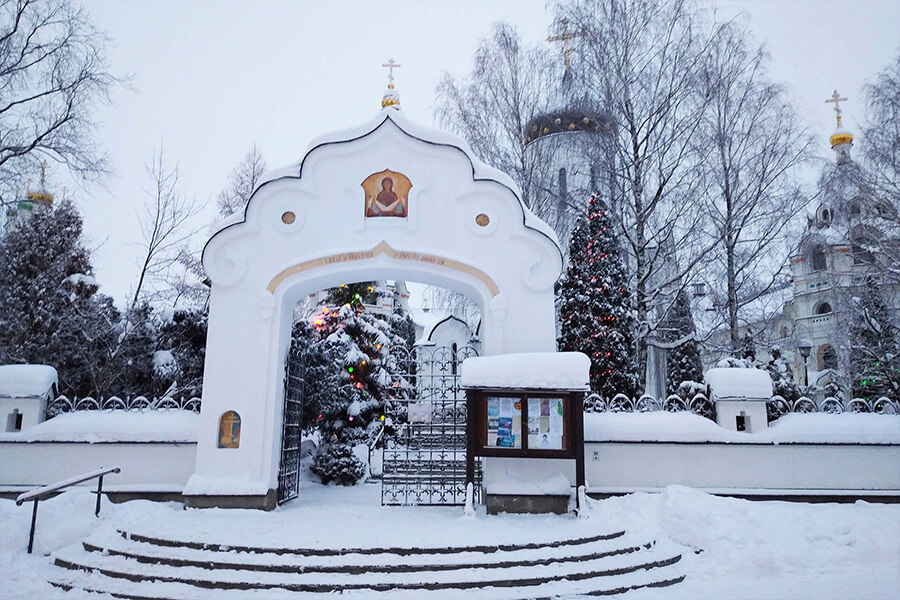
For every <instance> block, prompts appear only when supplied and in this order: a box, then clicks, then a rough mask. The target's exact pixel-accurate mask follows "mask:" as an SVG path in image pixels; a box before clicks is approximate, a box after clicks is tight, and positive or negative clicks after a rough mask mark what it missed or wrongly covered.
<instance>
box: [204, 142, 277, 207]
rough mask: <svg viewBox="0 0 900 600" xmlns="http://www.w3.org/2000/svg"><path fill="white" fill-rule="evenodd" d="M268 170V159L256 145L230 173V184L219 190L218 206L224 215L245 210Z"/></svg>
mask: <svg viewBox="0 0 900 600" xmlns="http://www.w3.org/2000/svg"><path fill="white" fill-rule="evenodd" d="M265 171H266V161H265V160H264V159H263V157H262V154H260V153H259V150H257V149H256V145H254V146H253V147H252V148H251V149H250V151H249V152H248V153H247V155H246V156H245V157H244V158H243V159H242V160H241V162H239V163H238V164H237V165H236V166H235V167H234V169H232V171H231V173H230V174H229V175H228V185H227V186H226V187H225V189H223V190H222V191H221V192H219V197H218V198H217V199H216V206H217V207H218V208H219V214H221V215H222V216H223V217H227V216H228V215H230V214H232V213H235V212H238V211H240V210H244V207H245V206H247V201H248V200H249V199H250V195H251V194H253V190H255V189H256V185H257V184H258V183H259V180H260V178H261V177H262V174H263V173H265Z"/></svg>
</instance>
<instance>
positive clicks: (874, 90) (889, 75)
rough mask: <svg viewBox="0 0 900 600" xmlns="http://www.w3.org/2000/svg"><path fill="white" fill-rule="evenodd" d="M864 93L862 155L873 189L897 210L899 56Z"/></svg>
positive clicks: (899, 184)
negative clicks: (865, 114) (870, 176)
mask: <svg viewBox="0 0 900 600" xmlns="http://www.w3.org/2000/svg"><path fill="white" fill-rule="evenodd" d="M864 91H865V95H866V113H867V121H868V123H867V126H866V127H865V130H864V133H865V146H864V150H863V152H864V155H865V158H866V161H867V163H868V166H869V169H870V170H871V171H872V173H873V175H874V182H875V186H876V189H877V190H878V191H879V192H880V193H881V194H882V195H883V196H884V197H885V198H886V199H889V200H891V201H892V202H893V203H894V208H897V203H898V202H900V53H898V54H897V56H896V57H895V58H894V60H893V62H892V63H891V64H890V65H888V66H887V67H885V69H884V70H883V71H881V72H880V73H879V74H878V76H877V77H876V79H875V80H874V81H873V82H871V83H869V84H867V85H866V86H865V88H864ZM894 216H895V218H896V214H895V215H894Z"/></svg>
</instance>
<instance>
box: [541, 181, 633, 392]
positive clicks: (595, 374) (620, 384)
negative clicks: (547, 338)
mask: <svg viewBox="0 0 900 600" xmlns="http://www.w3.org/2000/svg"><path fill="white" fill-rule="evenodd" d="M558 295H559V298H560V299H559V318H560V333H559V338H558V339H557V344H558V346H559V349H560V351H577V352H584V353H585V354H587V355H588V357H590V359H591V389H592V390H593V391H594V392H597V393H599V394H600V395H601V396H604V397H611V396H613V395H615V394H617V393H624V394H627V395H629V396H633V395H634V394H635V393H636V391H637V387H638V377H637V374H636V373H635V369H634V360H633V358H634V343H633V338H632V328H633V316H632V314H633V313H632V306H631V293H630V291H629V288H628V278H627V275H626V271H625V265H624V263H623V261H622V258H621V252H620V248H619V243H618V240H617V239H616V236H615V229H614V228H613V226H612V221H611V219H610V215H609V213H608V210H607V208H606V205H605V204H604V202H603V201H602V200H601V199H600V198H599V196H598V195H597V194H594V196H592V197H591V199H590V201H589V205H588V213H587V215H585V216H582V218H581V219H580V221H579V223H578V225H577V226H576V228H575V231H574V232H573V233H572V240H571V243H570V244H569V267H568V269H567V270H566V275H565V277H564V278H563V280H562V282H561V283H560V285H559V288H558Z"/></svg>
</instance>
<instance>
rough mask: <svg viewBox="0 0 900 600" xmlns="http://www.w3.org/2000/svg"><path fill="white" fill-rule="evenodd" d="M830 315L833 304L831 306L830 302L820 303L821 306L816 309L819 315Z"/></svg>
mask: <svg viewBox="0 0 900 600" xmlns="http://www.w3.org/2000/svg"><path fill="white" fill-rule="evenodd" d="M830 313H831V304H829V303H828V302H820V303H819V305H818V306H817V307H816V314H817V315H827V314H830Z"/></svg>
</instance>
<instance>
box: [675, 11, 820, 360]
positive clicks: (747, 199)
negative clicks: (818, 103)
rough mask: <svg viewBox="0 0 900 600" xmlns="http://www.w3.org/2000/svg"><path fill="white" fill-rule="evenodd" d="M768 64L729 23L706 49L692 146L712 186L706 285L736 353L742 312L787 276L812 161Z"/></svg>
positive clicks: (706, 197)
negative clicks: (802, 182)
mask: <svg viewBox="0 0 900 600" xmlns="http://www.w3.org/2000/svg"><path fill="white" fill-rule="evenodd" d="M767 59H768V57H767V55H766V53H765V51H764V49H763V48H762V47H759V46H754V45H753V44H752V41H751V38H750V34H749V32H748V31H747V30H746V29H745V28H744V27H743V26H742V25H739V24H737V23H734V22H732V23H727V24H724V25H723V26H722V27H720V28H719V29H718V30H717V32H716V35H715V37H714V38H713V41H712V43H711V44H709V45H708V47H707V52H706V60H705V62H704V64H703V67H702V68H701V71H700V77H699V79H698V81H697V84H698V90H699V92H700V93H701V94H702V95H703V96H704V97H705V98H707V107H706V110H705V111H704V113H703V117H702V119H701V121H700V123H701V126H700V127H699V128H698V129H697V131H696V132H695V133H694V135H693V136H692V141H693V142H694V144H695V151H696V154H697V156H698V157H700V164H699V170H698V171H699V174H700V175H701V177H702V178H703V180H705V181H706V182H708V184H709V185H708V186H707V187H705V188H704V189H703V194H702V196H701V198H702V200H703V203H704V204H703V209H704V210H703V216H704V227H705V228H706V229H707V230H708V231H709V234H710V239H713V240H716V242H717V245H716V248H715V251H714V255H713V259H714V260H712V261H710V265H709V268H710V270H711V273H712V274H713V277H710V278H709V279H710V280H711V284H712V287H713V288H714V291H716V292H719V293H718V294H717V295H718V296H719V297H721V298H723V299H724V302H723V303H722V304H723V306H722V308H723V309H724V313H725V314H724V315H722V317H723V321H724V325H725V326H726V328H727V330H728V331H729V337H730V341H731V344H730V345H731V348H730V350H731V352H732V353H737V352H738V351H739V349H740V347H741V343H742V340H741V339H740V336H739V335H738V327H739V326H740V324H741V323H742V319H741V316H742V312H743V309H744V307H746V306H748V305H749V304H751V303H754V302H756V301H757V299H759V298H760V297H761V296H763V295H765V294H767V293H768V292H769V291H770V290H771V289H772V288H773V286H775V285H776V284H778V283H779V282H784V281H785V280H786V274H785V272H784V270H783V268H784V266H785V265H786V262H787V257H788V252H789V249H790V246H789V243H788V240H787V239H786V237H787V236H786V235H785V234H786V233H789V232H790V227H789V225H790V224H791V223H793V222H794V217H795V216H796V215H797V214H798V213H799V212H800V211H801V210H802V209H803V208H804V207H805V206H806V203H807V202H808V199H809V198H808V196H807V195H805V194H804V193H802V192H801V190H800V189H799V187H798V185H797V184H796V181H797V179H796V171H797V169H798V168H801V167H802V166H804V164H805V163H806V162H807V161H808V160H809V159H810V157H811V148H812V138H811V137H810V136H809V135H808V133H807V132H806V130H805V129H804V127H803V126H802V125H801V124H800V119H799V118H798V116H797V114H796V111H795V110H794V109H793V107H792V106H791V104H790V102H789V101H788V99H787V94H786V92H785V89H784V88H783V87H782V86H780V85H777V84H774V83H772V82H771V81H769V80H768V76H767V73H766V63H767ZM720 274H721V277H719V275H720ZM722 288H724V289H722ZM750 320H752V318H751V319H750ZM743 322H744V323H746V322H748V321H747V320H743Z"/></svg>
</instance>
